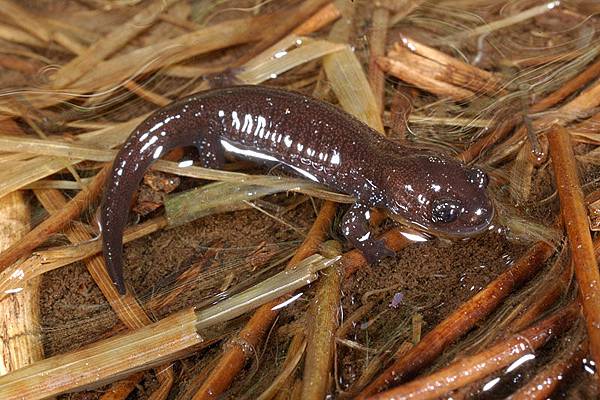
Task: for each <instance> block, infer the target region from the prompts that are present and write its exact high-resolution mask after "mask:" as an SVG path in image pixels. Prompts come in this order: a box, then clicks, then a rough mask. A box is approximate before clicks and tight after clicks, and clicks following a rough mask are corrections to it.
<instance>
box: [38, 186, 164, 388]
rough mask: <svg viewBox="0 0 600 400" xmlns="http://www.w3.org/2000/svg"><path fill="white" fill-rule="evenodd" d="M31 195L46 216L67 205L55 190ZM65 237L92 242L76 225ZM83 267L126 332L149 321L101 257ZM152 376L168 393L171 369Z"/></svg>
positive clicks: (87, 234) (72, 226)
mask: <svg viewBox="0 0 600 400" xmlns="http://www.w3.org/2000/svg"><path fill="white" fill-rule="evenodd" d="M35 194H36V196H37V198H38V199H39V200H40V202H41V203H42V205H43V206H44V208H45V209H46V210H48V212H49V213H50V214H55V213H57V212H58V211H60V210H61V209H62V208H64V207H66V205H67V200H66V199H65V197H64V196H63V195H62V194H61V193H60V192H58V191H57V190H37V191H36V192H35ZM65 234H66V236H67V238H68V239H69V240H70V241H71V242H72V243H79V242H85V241H89V240H92V236H91V235H90V233H89V232H88V231H87V230H86V229H85V228H83V227H82V226H81V225H78V224H74V225H71V226H70V227H68V229H66V231H65ZM85 265H86V267H87V269H88V272H89V273H90V275H91V276H92V278H93V279H94V282H95V283H96V285H98V287H99V288H100V290H101V291H102V294H103V295H104V297H105V298H106V300H108V303H109V304H110V306H111V308H112V309H113V310H114V311H115V313H116V314H117V316H118V317H119V319H120V320H121V321H122V322H123V323H124V324H125V325H126V326H127V327H128V328H129V329H132V330H133V329H138V328H141V327H143V326H145V325H149V324H150V323H151V321H152V320H151V319H150V317H149V316H148V315H147V314H146V312H145V311H144V309H143V308H142V306H141V305H140V304H139V303H138V301H137V299H136V298H135V296H134V295H132V294H131V291H129V292H128V293H127V294H126V295H125V296H120V295H119V293H118V292H117V289H116V287H115V285H114V283H113V282H112V279H111V278H110V276H109V275H108V272H107V269H106V264H105V262H104V257H102V256H100V255H96V256H93V257H90V258H88V259H86V260H85ZM156 376H157V378H158V380H159V381H160V382H161V388H163V390H166V391H168V390H169V389H170V388H171V386H172V383H173V368H172V367H171V366H170V365H164V366H161V367H159V368H158V369H157V371H156Z"/></svg>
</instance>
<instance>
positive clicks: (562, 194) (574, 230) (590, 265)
mask: <svg viewBox="0 0 600 400" xmlns="http://www.w3.org/2000/svg"><path fill="white" fill-rule="evenodd" d="M599 86H600V85H599ZM548 142H549V145H550V157H551V159H552V167H553V169H554V176H555V179H556V187H557V190H558V196H559V198H560V205H561V213H562V217H563V222H564V225H565V227H566V230H567V236H568V237H569V247H570V248H571V257H572V258H573V263H574V265H575V278H576V279H577V283H578V287H579V294H580V300H581V304H582V307H583V314H584V316H585V321H586V325H587V332H588V338H589V342H590V351H591V353H592V358H593V359H594V361H595V362H596V365H600V272H599V271H598V263H597V262H596V257H595V255H594V245H593V243H592V237H591V235H590V227H589V224H588V216H587V209H586V207H585V203H584V199H583V192H582V190H581V186H580V182H579V175H578V173H577V164H576V161H575V153H574V152H573V146H572V144H571V136H570V135H569V132H567V130H566V129H564V128H563V127H562V126H560V125H554V126H553V127H552V130H551V131H550V132H549V133H548Z"/></svg>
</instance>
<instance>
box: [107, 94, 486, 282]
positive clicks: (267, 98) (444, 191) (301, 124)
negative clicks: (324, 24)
mask: <svg viewBox="0 0 600 400" xmlns="http://www.w3.org/2000/svg"><path fill="white" fill-rule="evenodd" d="M190 145H192V146H195V147H197V148H198V152H199V154H200V158H201V163H202V166H204V167H208V168H221V167H222V166H223V163H224V152H225V151H229V152H233V153H236V154H238V155H241V156H243V157H248V158H251V159H259V160H266V161H268V162H275V163H283V164H285V165H286V166H288V167H289V168H291V169H292V170H293V171H295V172H296V173H298V174H299V175H302V176H304V177H307V178H309V179H311V180H314V181H317V182H320V183H323V184H325V185H327V186H329V187H330V188H332V189H333V190H336V191H339V192H342V193H347V194H350V195H353V196H355V197H356V198H357V202H356V203H355V204H354V206H352V208H350V210H349V211H348V212H347V213H346V215H345V217H344V221H343V223H342V231H343V233H344V235H345V236H346V238H348V239H349V240H350V241H351V243H352V244H353V245H354V246H355V247H356V248H358V249H360V250H361V251H362V252H363V254H364V255H365V257H366V258H367V259H368V260H369V261H370V262H375V261H377V260H379V259H381V258H382V257H385V256H388V255H393V254H394V253H393V252H392V251H391V250H389V249H387V248H386V247H385V245H384V244H383V242H382V241H378V240H375V239H374V238H372V237H371V232H370V230H369V224H368V220H369V217H370V214H369V208H371V207H380V208H385V209H387V210H388V211H389V213H390V214H391V215H392V216H395V217H398V218H400V219H402V220H404V221H406V222H408V223H410V224H412V225H415V226H417V227H420V228H423V229H426V230H428V231H430V232H432V233H434V234H442V235H445V236H453V237H464V236H469V235H473V234H476V233H479V232H481V231H483V230H485V229H486V228H487V227H488V226H489V224H490V222H491V219H492V217H493V212H494V211H493V206H492V203H491V202H490V200H489V198H488V196H487V194H486V192H485V187H486V186H487V176H486V175H485V173H484V172H482V171H481V170H479V169H477V168H470V167H467V166H465V165H463V164H461V163H460V162H459V161H457V160H455V159H453V158H449V157H446V156H443V155H441V154H436V153H434V152H432V151H430V150H420V149H414V148H409V147H404V146H401V145H399V144H397V143H395V142H392V141H389V140H387V139H385V138H383V137H381V135H379V134H378V133H377V132H376V131H374V130H373V129H371V128H370V127H368V126H367V125H365V124H363V123H362V122H360V121H358V120H357V119H355V118H353V117H352V116H351V115H349V114H347V113H345V112H343V111H341V110H340V109H338V108H337V107H334V106H332V105H331V104H328V103H325V102H322V101H319V100H316V99H313V98H310V97H307V96H303V95H301V94H298V93H294V92H288V91H284V90H280V89H275V88H268V87H262V86H237V87H232V88H224V89H215V90H210V91H207V92H202V93H197V94H195V95H192V96H190V97H187V98H185V99H182V100H180V101H177V102H175V103H173V104H171V105H169V106H167V107H164V108H162V109H160V110H158V111H156V112H155V113H154V114H152V115H151V116H150V117H148V119H146V120H145V121H144V122H142V123H141V124H140V125H139V126H138V127H137V128H136V129H135V131H134V132H133V133H132V134H131V136H130V137H129V138H128V139H127V141H126V142H125V144H124V146H123V148H122V149H121V151H120V152H119V154H118V155H117V157H116V159H115V161H114V164H113V169H112V173H111V176H110V178H109V180H108V183H107V189H106V192H105V194H104V199H103V203H102V208H101V221H100V222H101V226H102V237H103V251H104V258H105V260H106V264H107V268H108V272H109V274H110V276H111V278H112V279H113V281H114V282H115V284H116V285H117V288H118V289H119V292H120V293H121V294H124V293H125V283H124V280H123V270H122V254H123V245H122V236H123V230H124V228H125V225H126V223H127V217H128V213H129V206H130V203H131V198H132V196H133V193H134V192H135V191H136V190H137V188H138V186H139V184H140V181H141V179H142V177H143V175H144V172H145V171H146V170H147V169H148V167H149V166H150V164H152V162H154V161H155V160H156V159H158V158H160V156H162V155H164V154H165V153H167V152H168V151H169V150H170V149H173V148H175V147H179V146H190Z"/></svg>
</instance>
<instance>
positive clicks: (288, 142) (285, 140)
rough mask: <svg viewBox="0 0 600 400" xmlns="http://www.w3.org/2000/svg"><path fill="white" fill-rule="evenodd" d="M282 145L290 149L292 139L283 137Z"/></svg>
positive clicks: (286, 136) (287, 136)
mask: <svg viewBox="0 0 600 400" xmlns="http://www.w3.org/2000/svg"><path fill="white" fill-rule="evenodd" d="M283 143H285V145H286V146H287V147H292V138H291V137H290V136H289V135H285V136H284V138H283Z"/></svg>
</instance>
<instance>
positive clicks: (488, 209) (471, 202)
mask: <svg viewBox="0 0 600 400" xmlns="http://www.w3.org/2000/svg"><path fill="white" fill-rule="evenodd" d="M399 162H401V163H402V166H401V167H399V168H394V166H393V165H392V166H391V168H392V171H391V173H390V174H389V175H388V176H389V181H388V185H389V186H388V188H390V189H391V190H390V192H388V196H386V197H387V199H386V200H387V207H388V209H389V210H390V211H391V214H392V215H391V216H392V218H394V217H398V219H401V220H405V221H408V222H409V223H411V224H414V225H416V226H418V227H422V228H425V229H426V230H427V231H430V232H431V233H433V234H439V235H442V236H450V237H465V236H470V235H474V234H477V233H480V232H482V231H484V230H485V229H487V228H488V227H489V225H490V223H491V221H492V218H493V216H494V207H493V205H492V202H491V201H490V199H489V197H488V195H487V193H486V187H487V184H488V177H487V175H486V173H485V172H483V171H482V170H480V169H479V168H472V167H468V166H465V165H464V164H462V163H460V162H459V161H458V160H455V159H452V158H448V157H442V156H438V155H434V154H424V153H421V154H419V153H415V154H414V155H412V156H408V157H404V158H403V160H401V161H400V160H399ZM388 168H389V167H388ZM394 171H396V173H395V174H394Z"/></svg>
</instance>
